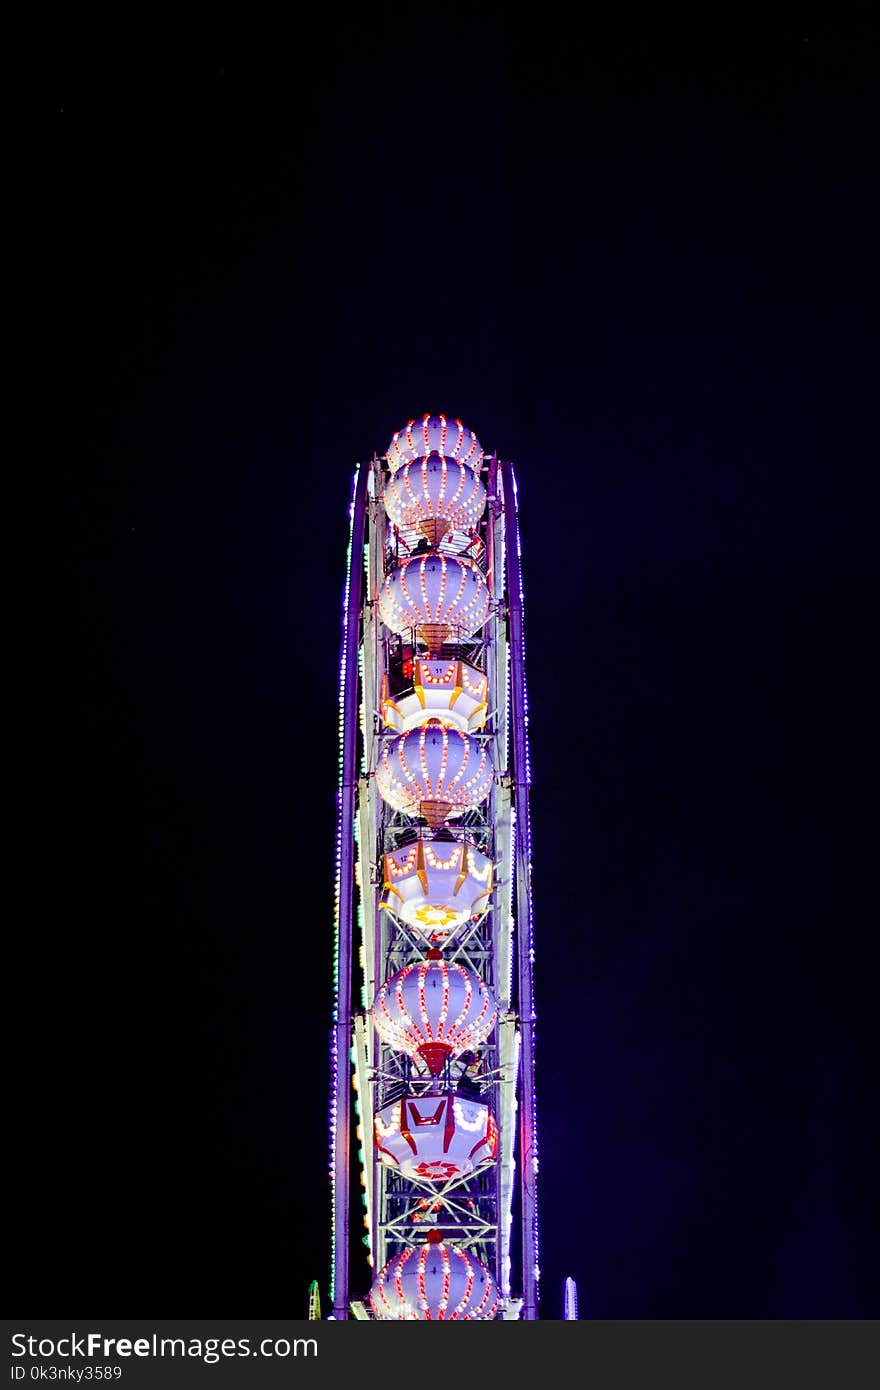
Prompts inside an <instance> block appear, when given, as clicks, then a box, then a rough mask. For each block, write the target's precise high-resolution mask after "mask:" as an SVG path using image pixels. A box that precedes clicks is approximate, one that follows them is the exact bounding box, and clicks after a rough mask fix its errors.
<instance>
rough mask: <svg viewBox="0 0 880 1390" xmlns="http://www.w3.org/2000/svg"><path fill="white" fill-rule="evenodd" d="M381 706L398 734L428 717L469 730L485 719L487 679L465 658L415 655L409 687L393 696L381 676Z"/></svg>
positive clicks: (478, 725) (482, 672) (487, 701)
mask: <svg viewBox="0 0 880 1390" xmlns="http://www.w3.org/2000/svg"><path fill="white" fill-rule="evenodd" d="M380 707H381V710H382V718H383V720H384V721H385V723H386V724H388V725H389V726H390V727H391V728H392V729H397V730H398V731H399V732H400V733H405V732H406V731H407V730H408V729H414V728H416V727H417V726H418V725H419V724H425V723H427V722H428V720H430V719H439V720H440V722H441V724H452V725H454V727H455V728H456V729H461V730H462V731H463V732H464V733H472V732H473V731H474V730H475V729H481V728H482V727H483V725H484V724H485V722H486V711H487V709H488V707H489V678H488V676H487V675H486V673H485V671H478V670H477V668H476V666H470V665H469V664H468V663H467V662H466V661H458V660H455V659H453V660H451V661H444V660H443V659H442V658H441V659H439V660H437V659H436V658H431V657H417V658H416V661H415V663H414V667H413V683H412V686H411V687H410V688H409V689H406V690H403V691H401V692H399V693H397V694H395V695H393V696H392V695H391V694H390V689H389V681H388V677H387V676H385V677H384V678H383V681H382V698H381V701H380Z"/></svg>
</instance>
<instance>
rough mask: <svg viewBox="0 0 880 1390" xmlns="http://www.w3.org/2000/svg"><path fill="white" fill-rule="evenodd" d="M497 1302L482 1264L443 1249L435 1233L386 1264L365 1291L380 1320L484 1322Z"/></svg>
mask: <svg viewBox="0 0 880 1390" xmlns="http://www.w3.org/2000/svg"><path fill="white" fill-rule="evenodd" d="M498 1302H499V1298H498V1286H497V1284H496V1283H495V1280H494V1279H493V1277H492V1275H491V1274H490V1273H489V1270H488V1269H487V1268H486V1266H485V1265H484V1264H483V1263H482V1261H481V1260H478V1259H477V1258H476V1256H475V1255H472V1254H471V1253H470V1251H469V1250H459V1249H458V1248H457V1247H456V1246H454V1245H448V1244H447V1243H446V1241H444V1240H443V1238H442V1237H441V1235H440V1232H439V1231H431V1233H430V1235H429V1236H428V1240H427V1243H426V1244H425V1245H411V1246H409V1247H408V1248H407V1249H406V1250H401V1252H400V1254H399V1255H395V1256H394V1258H393V1259H391V1260H389V1261H388V1263H387V1264H386V1265H385V1266H384V1268H383V1269H381V1270H380V1271H379V1273H378V1274H377V1275H376V1278H375V1280H374V1282H373V1287H372V1289H371V1290H370V1305H371V1307H372V1309H373V1313H374V1314H375V1316H376V1317H377V1318H378V1319H380V1320H381V1321H384V1322H389V1321H396V1322H417V1321H423V1322H434V1321H436V1322H441V1321H446V1322H453V1321H455V1320H458V1321H459V1322H476V1321H480V1322H484V1321H487V1320H488V1319H490V1318H492V1317H494V1316H495V1313H496V1312H497V1310H498Z"/></svg>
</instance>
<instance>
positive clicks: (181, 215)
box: [7, 4, 878, 1318]
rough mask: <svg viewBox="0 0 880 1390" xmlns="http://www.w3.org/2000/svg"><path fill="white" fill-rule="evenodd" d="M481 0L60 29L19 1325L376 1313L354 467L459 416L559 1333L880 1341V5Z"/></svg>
mask: <svg viewBox="0 0 880 1390" xmlns="http://www.w3.org/2000/svg"><path fill="white" fill-rule="evenodd" d="M470 10H471V7H461V9H456V8H455V7H449V6H439V7H438V8H436V9H432V10H431V11H430V12H427V11H425V10H424V9H422V7H417V8H413V9H410V8H408V7H407V6H405V5H402V6H401V5H390V4H386V5H378V6H373V7H370V8H369V13H368V14H367V15H364V16H361V17H359V18H345V17H341V18H340V17H339V16H335V17H334V16H329V15H328V16H327V17H326V19H315V18H311V19H310V20H309V23H308V25H307V26H306V25H305V24H303V25H302V26H301V27H300V28H296V27H291V28H289V29H287V30H285V31H284V32H282V31H280V30H279V31H277V32H274V33H272V32H269V31H266V32H256V30H255V31H254V32H251V33H247V34H244V35H242V34H241V33H237V32H234V31H232V30H231V29H229V30H227V31H225V32H224V31H222V30H220V29H218V28H216V27H215V28H213V29H212V31H211V32H210V34H203V35H199V36H197V37H193V36H191V35H188V36H187V37H186V39H184V38H183V37H182V36H181V35H179V34H172V33H170V32H153V33H136V32H131V33H129V32H124V33H123V32H122V31H119V32H112V31H107V30H105V29H99V28H98V27H97V26H95V27H94V28H93V29H91V30H89V29H87V28H83V27H76V26H75V25H74V24H73V23H72V22H71V24H70V25H69V26H68V27H67V28H66V29H61V30H58V29H56V30H54V31H53V32H52V34H51V35H49V34H46V35H42V36H39V37H38V38H31V39H29V40H28V41H27V42H23V43H22V46H21V50H20V62H18V63H16V64H15V66H16V67H17V69H18V71H17V74H14V75H13V83H14V86H15V91H16V92H19V93H20V96H19V98H18V129H20V132H21V135H20V139H19V140H17V141H16V142H15V145H16V148H15V150H14V153H13V168H12V175H11V177H12V178H13V179H14V186H15V191H16V197H15V200H14V209H15V210H14V217H15V222H16V227H17V230H18V231H20V233H21V238H20V239H21V249H20V252H19V254H18V255H17V257H16V259H15V260H14V262H13V264H12V271H13V274H12V278H13V282H14V283H13V289H14V291H17V292H18V293H17V294H16V299H20V300H21V302H22V303H23V304H24V305H25V308H26V316H25V319H24V323H23V327H22V330H21V338H20V340H18V341H20V350H19V351H18V353H17V358H18V364H19V365H20V366H21V368H22V373H21V375H22V377H23V388H22V390H21V391H20V392H19V394H18V396H17V399H18V401H19V402H21V403H23V404H24V406H25V409H26V412H27V415H26V419H27V433H26V442H25V445H24V447H23V451H22V454H21V455H20V456H19V457H18V458H17V459H16V460H11V461H10V464H9V467H10V468H11V469H14V470H15V471H16V473H17V474H19V475H20V476H23V478H24V481H25V485H26V489H27V492H28V499H29V501H28V507H27V511H26V516H27V517H28V518H29V519H30V523H31V526H32V528H33V543H32V544H31V543H28V544H27V546H26V547H22V553H23V554H24V553H25V551H26V553H27V560H26V561H25V560H23V561H22V564H21V570H20V582H19V583H18V584H17V585H16V586H15V589H14V590H13V604H14V606H15V608H16V610H17V609H18V606H19V603H20V602H21V600H22V599H23V602H22V603H21V608H22V612H23V615H24V629H25V634H26V635H25V638H24V641H23V643H22V644H21V649H20V650H21V654H22V656H21V660H22V667H23V669H24V671H25V674H26V679H25V682H24V684H25V687H26V689H28V691H30V690H31V689H32V694H29V695H28V705H29V709H28V711H27V714H28V716H30V717H27V718H26V720H25V728H26V729H27V730H28V731H29V732H28V733H27V735H26V738H25V740H24V745H25V746H24V750H23V751H24V752H25V756H26V759H27V764H28V788H27V791H28V795H27V796H26V798H25V809H24V814H23V816H22V817H20V818H16V819H17V821H18V820H20V821H21V823H22V824H24V826H25V829H26V831H27V837H26V843H27V850H28V854H27V857H26V875H25V881H24V891H22V892H19V893H16V898H17V900H18V905H17V906H16V907H15V908H14V910H13V913H12V916H13V921H12V922H11V923H10V936H11V938H12V940H13V943H14V944H15V943H20V944H21V947H22V952H21V960H22V963H21V966H20V967H16V968H15V969H13V970H11V971H10V975H9V980H8V988H9V991H10V994H11V996H12V999H13V1002H14V1003H18V1004H20V1005H21V1009H20V1022H19V1023H18V1024H17V1026H16V1030H15V1034H14V1038H13V1055H12V1058H11V1062H10V1072H11V1076H12V1081H13V1093H14V1094H13V1099H12V1102H11V1106H10V1132H11V1133H10V1148H11V1154H12V1158H13V1160H14V1171H15V1178H14V1184H15V1185H14V1186H13V1188H12V1192H13V1194H14V1195H13V1200H12V1207H13V1211H12V1217H13V1221H12V1226H13V1231H12V1235H11V1241H12V1251H13V1256H14V1259H13V1261H12V1262H11V1263H12V1264H13V1266H14V1280H13V1283H14V1290H15V1297H16V1306H17V1307H18V1308H20V1309H27V1310H31V1311H32V1310H34V1309H36V1311H37V1313H38V1314H39V1315H41V1316H50V1315H52V1316H54V1315H55V1314H60V1313H65V1314H66V1313H68V1312H80V1311H87V1312H95V1311H97V1312H100V1313H102V1314H104V1315H106V1316H121V1315H123V1314H129V1315H138V1316H147V1315H151V1314H153V1313H155V1314H156V1315H157V1316H159V1315H161V1316H169V1317H185V1316H195V1315H197V1314H198V1315H202V1316H230V1317H232V1316H240V1317H241V1316H303V1315H304V1310H305V1296H306V1288H307V1285H308V1282H309V1281H310V1280H311V1279H312V1278H318V1279H319V1280H320V1281H321V1284H322V1288H324V1289H326V1282H327V1273H328V1266H329V1191H328V1186H327V1179H326V1169H327V1137H326V1136H327V1128H326V1109H327V1087H328V1067H327V1052H326V1037H327V1029H328V1025H329V1017H330V988H331V932H332V897H333V839H334V795H335V779H336V768H337V746H336V703H335V702H336V689H337V664H338V644H339V613H340V597H341V590H342V583H343V579H344V573H343V571H344V560H345V545H346V530H347V505H348V499H349V491H350V481H351V475H352V473H353V469H354V465H355V462H356V461H357V460H358V459H360V458H363V457H365V456H368V455H372V453H373V451H378V452H382V451H383V450H384V448H385V446H386V445H387V443H388V440H389V438H390V435H391V433H392V432H393V431H394V430H395V429H397V428H398V427H399V426H400V425H401V424H402V423H403V422H405V421H406V420H407V419H408V418H409V417H410V416H412V415H415V414H419V413H423V412H424V411H440V410H443V411H446V412H448V413H450V414H453V415H458V416H460V417H461V418H462V419H463V420H464V421H465V423H466V424H468V425H470V426H471V427H472V428H473V429H474V430H475V431H476V432H477V434H478V435H479V437H480V439H481V442H482V443H483V444H484V446H485V447H487V448H488V449H497V450H498V451H499V452H500V453H502V454H503V455H505V456H506V457H508V458H512V459H513V460H514V461H515V464H516V467H517V475H518V480H519V485H520V501H521V525H522V530H523V560H524V569H525V583H526V642H527V655H528V664H529V679H530V694H531V707H532V720H531V735H532V761H533V767H534V786H533V803H532V812H533V823H534V840H535V883H534V887H535V896H536V904H535V908H536V932H537V950H538V958H537V978H536V990H537V998H538V1009H539V1024H538V1029H539V1031H538V1056H539V1073H538V1097H539V1106H540V1122H541V1138H542V1159H543V1167H542V1183H543V1186H542V1194H541V1195H542V1216H543V1226H542V1243H543V1262H542V1264H543V1272H544V1277H543V1281H542V1292H543V1301H544V1302H543V1311H544V1315H545V1316H547V1317H558V1316H559V1314H560V1308H561V1288H562V1281H563V1279H564V1277H565V1276H566V1275H567V1274H572V1275H574V1276H575V1277H576V1279H577V1281H578V1285H579V1290H580V1297H581V1310H582V1315H584V1316H589V1317H604V1318H629V1317H659V1318H687V1317H730V1318H737V1317H758V1318H776V1317H783V1318H793V1317H797V1318H801V1317H803V1318H825V1317H866V1316H870V1317H873V1316H876V1315H877V1313H878V1290H877V1277H876V1255H875V1251H876V1241H877V1225H878V1223H877V1205H876V1196H875V1191H874V1187H875V1184H874V1182H872V1162H875V1161H876V1160H875V1159H874V1152H875V1150H874V1143H873V1133H872V1128H873V1125H872V1112H873V1110H874V1109H875V1106H876V1091H875V1086H874V1065H875V1063H874V1057H873V1056H872V1052H873V1049H874V1043H873V1015H874V1011H875V1002H874V1001H875V996H876V984H875V977H874V974H873V971H872V967H871V954H870V952H871V947H872V945H873V928H874V921H873V920H872V916H871V912H870V906H871V904H872V901H873V891H872V890H873V886H874V884H873V878H874V873H873V866H874V863H875V860H876V852H875V848H874V846H875V828H876V816H875V812H874V801H875V797H874V795H873V794H872V793H873V791H874V785H875V784H874V783H873V781H872V780H869V773H868V771H867V766H868V748H869V743H870V739H871V735H872V732H873V722H874V721H873V709H872V707H871V704H870V702H869V696H868V694H867V686H868V673H869V669H870V655H871V648H872V646H873V645H874V642H875V640H876V631H875V626H874V624H873V623H872V621H871V618H872V616H873V614H872V611H871V610H872V605H871V603H870V601H869V595H870V594H871V592H872V589H873V588H874V580H875V569H876V550H875V540H874V537H875V530H876V490H875V488H874V486H873V477H874V474H875V472H876V466H877V446H876V422H877V419H878V399H877V367H878V361H877V351H876V334H877V328H876V325H877V308H878V304H877V294H876V289H877V278H876V269H875V267H874V265H873V263H872V257H873V254H874V247H875V245H876V243H877V240H878V216H877V212H878V194H877V180H876V171H875V168H874V165H875V162H876V161H875V148H876V137H877V130H878V111H877V79H878V44H877V38H878V35H877V28H876V24H872V23H871V22H870V21H868V20H867V19H863V20H861V21H858V22H855V23H853V24H852V25H851V26H850V28H849V29H848V30H847V31H846V32H844V31H843V30H842V29H841V30H840V31H838V30H837V29H836V28H835V27H834V25H833V24H832V22H831V19H830V18H829V15H828V14H827V13H826V15H825V19H824V21H823V22H821V23H817V22H815V21H814V20H813V19H810V20H809V22H808V21H807V19H805V18H804V17H803V15H802V16H801V17H800V18H798V17H797V15H796V14H795V13H794V11H791V12H789V16H788V18H777V20H776V21H771V20H770V19H769V18H768V17H766V16H765V18H764V20H763V22H762V23H760V24H758V23H752V24H749V23H747V22H746V21H745V20H744V19H743V17H742V15H741V14H740V15H739V16H738V17H727V18H725V17H723V16H721V15H719V14H715V15H713V16H708V15H707V16H706V18H705V21H704V23H703V26H702V28H698V29H695V28H693V27H692V28H690V29H688V31H687V32H683V31H679V32H673V31H672V30H671V29H669V28H667V29H666V30H665V31H664V32H662V33H650V32H641V31H639V30H638V29H636V28H633V29H632V30H631V31H630V32H629V33H627V34H625V35H624V34H623V33H622V32H616V33H611V32H610V30H608V29H604V28H602V26H601V25H598V24H596V23H588V22H587V21H584V22H583V23H582V25H581V27H579V28H578V29H577V30H572V29H571V27H570V21H568V20H565V19H564V18H563V12H562V11H561V10H560V11H554V10H553V8H552V7H551V8H550V9H545V7H542V15H543V16H544V17H543V18H541V17H540V16H537V15H533V16H532V18H531V19H530V20H528V21H527V20H526V19H520V20H515V19H513V18H512V17H511V15H510V14H509V13H508V14H507V15H505V13H504V9H503V7H498V8H492V7H480V10H479V14H478V15H474V14H473V13H469V11H470ZM829 13H830V12H829ZM56 523H57V524H56ZM7 524H8V526H9V527H10V529H13V528H14V530H15V531H16V532H18V529H19V522H18V520H17V519H16V517H15V516H14V515H13V516H10V517H9V520H8V523H7ZM24 529H25V533H27V531H28V529H29V528H28V527H27V526H26V527H25V528H24ZM35 557H37V558H36V559H35ZM41 557H42V558H41ZM15 616H16V617H17V616H18V614H17V612H16V614H15ZM13 742H14V744H15V743H17V739H16V738H15V736H14V738H13ZM14 857H15V858H16V859H17V858H18V855H17V853H16V855H15V856H14ZM15 867H16V866H15V864H14V865H13V868H15ZM11 905H12V900H10V903H8V907H11ZM16 1016H17V1017H18V1012H17V1014H16Z"/></svg>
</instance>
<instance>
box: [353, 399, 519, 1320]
mask: <svg viewBox="0 0 880 1390" xmlns="http://www.w3.org/2000/svg"><path fill="white" fill-rule="evenodd" d="M350 523H351V525H350V543H349V552H348V561H347V573H346V582H345V589H344V596H343V613H342V629H343V635H342V654H341V663H340V686H339V719H340V725H339V746H340V775H339V789H338V817H337V866H336V875H337V876H336V911H335V979H334V990H335V1000H334V1018H333V1030H332V1044H331V1116H330V1129H331V1134H330V1141H331V1189H332V1262H331V1263H332V1269H331V1288H330V1302H331V1304H332V1316H333V1317H334V1318H338V1319H341V1318H348V1317H349V1316H355V1317H385V1318H418V1317H424V1318H431V1317H439V1318H443V1317H446V1318H455V1317H459V1318H472V1317H473V1318H483V1317H491V1318H523V1319H530V1320H534V1319H536V1318H537V1317H538V1280H539V1269H538V1206H537V1173H538V1144H537V1124H536V1106H535V1074H534V1073H535V1063H534V1044H535V1009H534V992H533V962H534V950H533V926H532V891H531V827H530V820H529V791H528V789H529V780H530V776H529V750H528V702H527V694H526V679H525V651H524V638H523V585H522V570H521V552H520V541H519V528H518V522H517V495H516V481H515V477H514V472H513V467H512V465H511V464H510V463H509V462H507V461H506V460H503V459H500V458H498V457H497V456H496V455H494V454H493V455H486V454H484V453H483V451H482V450H481V449H480V448H479V445H478V441H477V440H476V438H475V437H474V436H473V435H472V433H471V432H470V431H469V430H466V429H465V427H464V426H463V425H462V424H461V422H460V421H452V420H447V419H446V417H444V416H425V417H424V418H423V419H422V420H420V421H418V422H416V421H410V423H409V424H408V425H407V426H406V427H405V429H404V430H401V431H399V432H398V433H397V434H396V435H394V437H393V439H392V441H391V446H390V447H389V449H388V451H387V453H386V454H385V455H383V456H381V457H380V456H374V457H373V458H372V459H371V460H370V461H369V462H365V463H362V464H360V465H359V466H358V468H357V469H356V471H355V476H354V484H353V492H352V500H351V508H350ZM487 1029H488V1031H487ZM358 1184H359V1186H358ZM426 1237H427V1239H426ZM364 1254H366V1259H364ZM434 1273H436V1274H437V1280H438V1281H439V1282H438V1283H437V1287H438V1289H440V1288H441V1284H442V1290H441V1293H442V1297H441V1293H438V1295H437V1298H438V1299H439V1302H436V1303H435V1302H432V1299H433V1298H434V1293H433V1287H434V1285H433V1283H432V1279H433V1277H434ZM370 1281H372V1289H371V1288H369V1287H368V1285H369V1284H370ZM410 1289H411V1290H412V1293H411V1295H410V1293H409V1292H408V1290H410ZM480 1291H482V1292H480ZM478 1293H479V1294H480V1297H478V1296H477V1295H478Z"/></svg>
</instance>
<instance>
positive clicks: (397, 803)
mask: <svg viewBox="0 0 880 1390" xmlns="http://www.w3.org/2000/svg"><path fill="white" fill-rule="evenodd" d="M492 773H493V769H492V762H491V760H490V758H489V752H488V748H487V746H486V745H485V744H484V743H483V742H481V740H480V739H478V738H476V737H475V736H474V735H473V734H465V733H462V732H461V730H460V729H452V728H450V727H449V726H448V725H446V724H441V723H440V721H439V720H438V719H429V720H428V722H427V724H420V725H419V726H418V728H415V729H410V730H409V732H408V733H405V734H400V735H398V737H397V738H394V739H386V740H385V741H384V742H383V745H382V752H381V754H380V755H379V761H378V763H377V765H376V785H377V787H378V788H379V794H380V795H381V797H382V800H383V801H385V802H387V804H388V805H389V806H392V807H393V808H394V810H396V811H403V812H404V814H405V815H408V816H422V817H423V818H424V819H425V820H426V821H427V822H428V824H429V825H430V826H431V827H432V829H436V828H437V827H438V826H440V825H442V823H443V822H444V821H445V820H447V819H448V818H450V817H452V816H460V815H461V814H462V812H463V811H466V810H468V809H469V808H470V807H471V806H479V804H480V802H482V801H485V800H486V797H487V796H488V795H489V791H490V788H491V786H492Z"/></svg>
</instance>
